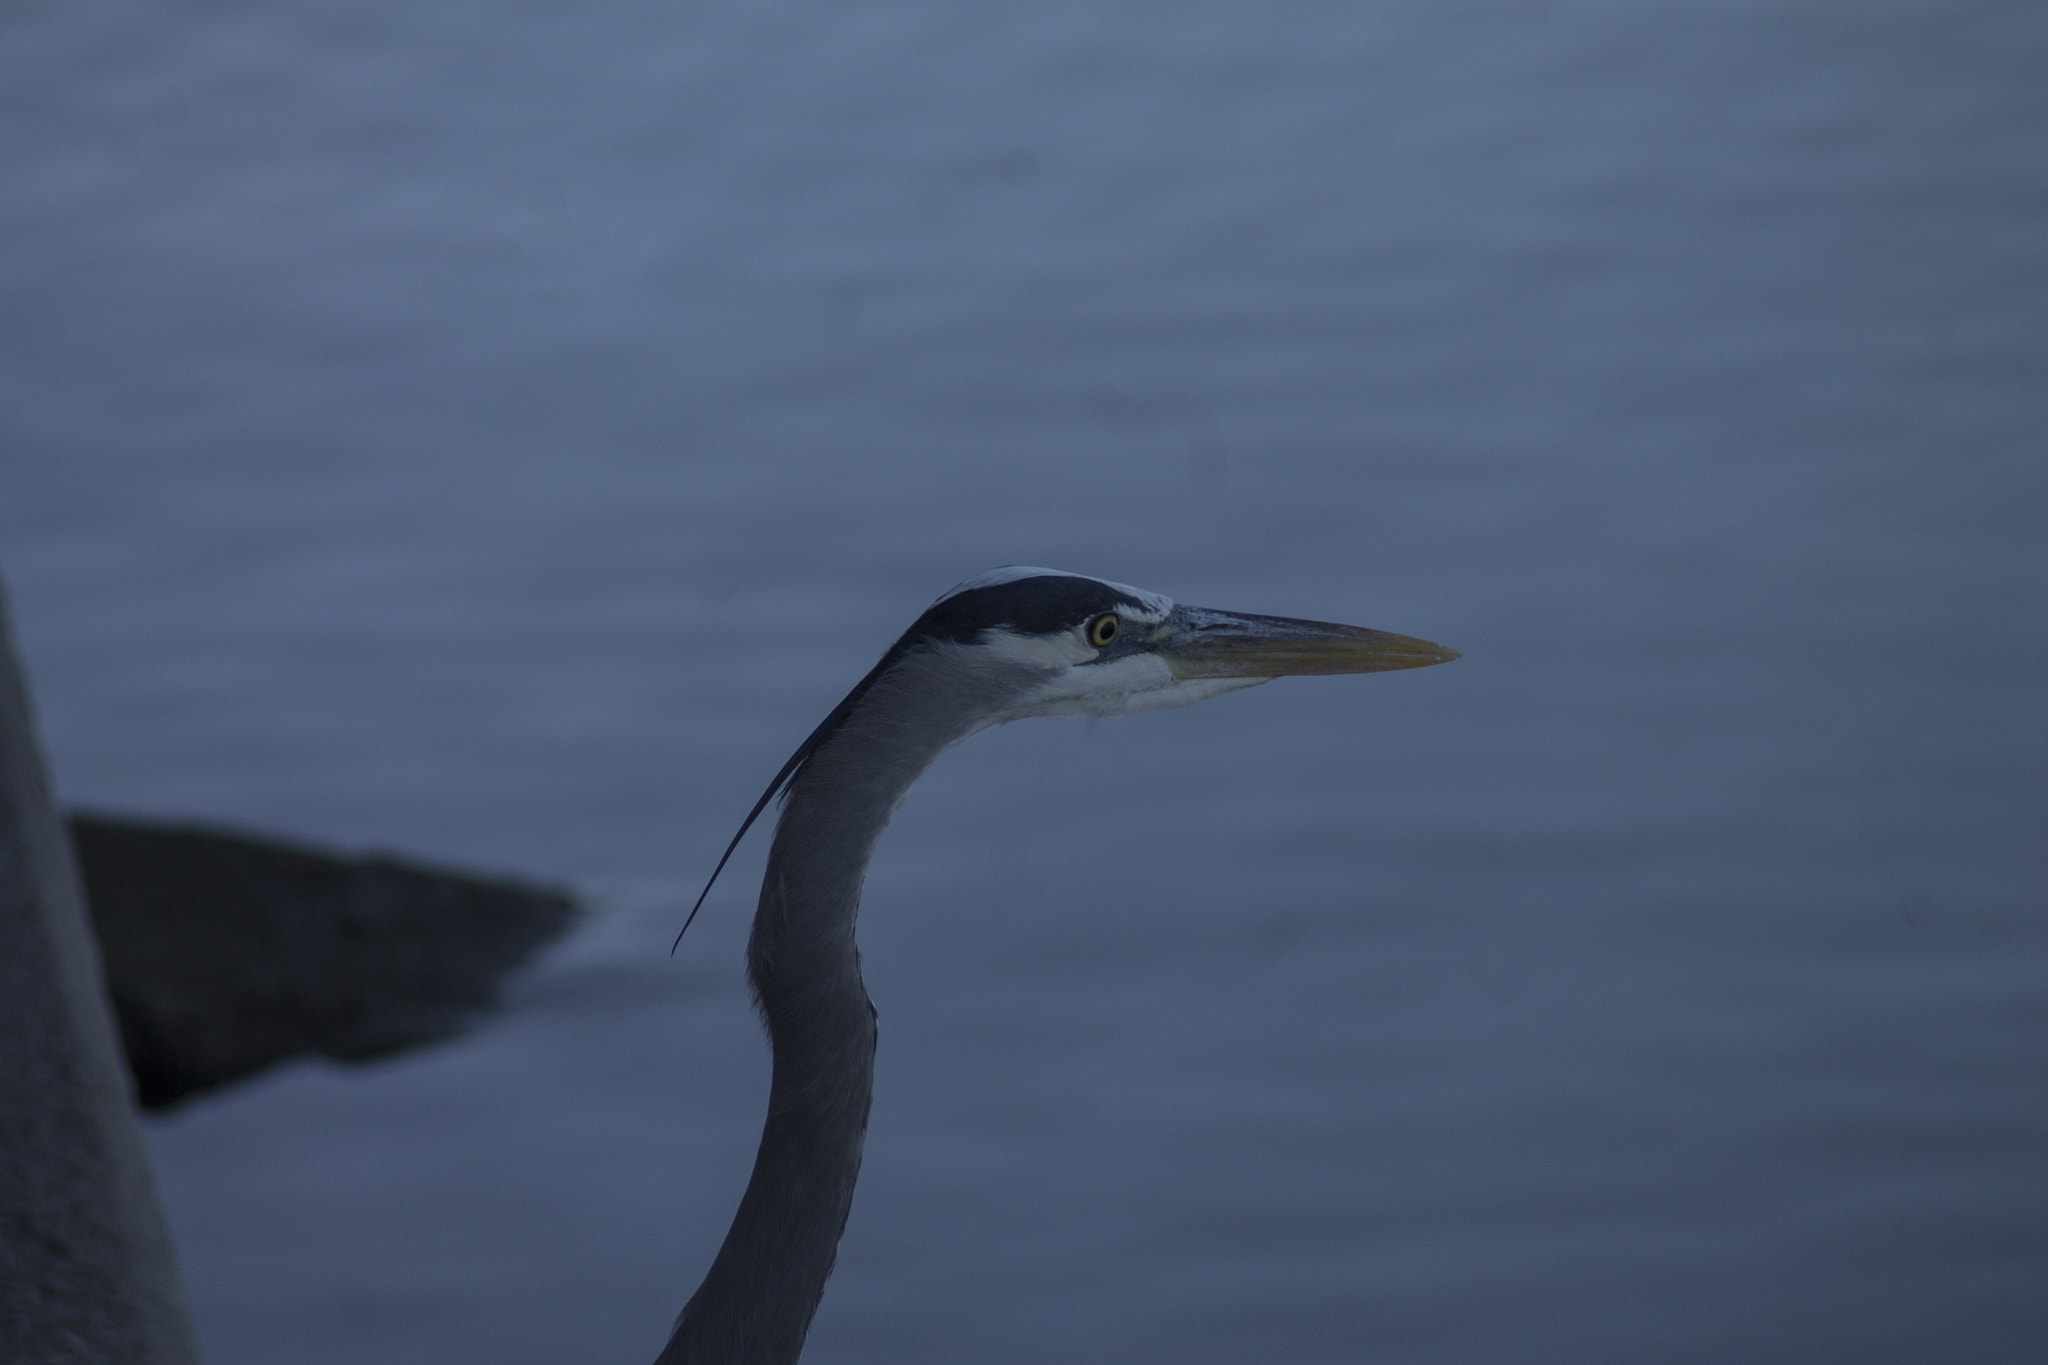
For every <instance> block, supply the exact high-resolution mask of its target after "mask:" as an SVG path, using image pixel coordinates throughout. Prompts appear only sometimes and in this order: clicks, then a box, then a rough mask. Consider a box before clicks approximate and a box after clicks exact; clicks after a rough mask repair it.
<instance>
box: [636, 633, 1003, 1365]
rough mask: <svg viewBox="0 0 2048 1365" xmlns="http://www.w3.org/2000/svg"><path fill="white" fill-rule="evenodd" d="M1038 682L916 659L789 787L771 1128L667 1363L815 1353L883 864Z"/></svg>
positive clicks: (761, 923) (781, 1363) (862, 1109)
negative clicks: (912, 818) (909, 813)
mask: <svg viewBox="0 0 2048 1365" xmlns="http://www.w3.org/2000/svg"><path fill="white" fill-rule="evenodd" d="M1027 680H1028V679H1027V678H1026V676H1025V675H1024V674H1022V673H1021V672H1015V671H1010V670H1004V671H1003V672H1002V673H1001V674H994V673H991V672H990V671H989V669H988V668H987V667H986V665H985V664H984V665H979V666H977V665H976V664H975V663H974V661H973V660H972V658H971V656H969V655H968V654H967V653H966V652H965V651H962V650H957V649H951V648H947V647H943V646H942V647H939V648H935V649H927V650H920V651H917V652H916V653H913V654H911V655H908V656H906V658H905V659H904V660H903V661H902V662H900V663H898V664H897V665H896V666H894V667H893V668H892V669H891V670H890V672H888V673H886V674H884V675H883V676H882V677H880V678H877V679H876V680H875V682H874V685H873V686H872V687H870V688H869V690H868V692H867V693H866V694H865V695H864V696H863V697H862V698H861V701H860V702H859V704H858V705H856V707H855V709H854V710H853V712H852V713H851V714H850V715H849V716H848V717H847V719H846V722H845V724H844V725H842V726H841V727H840V729H839V730H838V731H837V732H836V733H834V734H833V735H832V736H831V737H830V738H829V739H827V740H826V741H825V742H824V744H823V745H822V746H821V747H820V748H819V749H818V750H817V752H816V753H814V754H813V755H812V756H811V758H810V759H809V760H808V761H807V762H806V763H805V764H804V766H803V768H802V769H801V770H800V771H799V772H798V774H797V776H796V778H795V780H794V781H793V782H792V783H791V784H790V788H789V795H788V799H787V801H786V802H785V804H784V806H783V810H782V817H781V819H780V820H779V821H778V822H777V823H776V827H775V843H774V846H773V848H771V849H770V851H769V854H768V872H767V876H766V877H764V878H763V879H762V882H761V903H760V908H759V909H758V910H757V911H756V912H755V915H754V932H753V937H752V938H751V939H750V941H749V942H748V944H747V974H748V977H749V979H750V980H751V981H752V982H753V987H754V998H755V1001H756V1003H757V1004H758V1005H759V1006H760V1010H761V1016H762V1019H763V1020H764V1021H765V1022H766V1024H767V1026H768V1038H769V1042H770V1044H771V1045H772V1046H773V1048H774V1053H775V1066H774V1080H773V1082H772V1084H771V1085H770V1088H769V1092H768V1121H767V1124H766V1126H765V1127H764V1128H763V1130H762V1133H761V1147H760V1151H759V1153H758V1154H757V1155H756V1156H755V1158H754V1174H753V1178H752V1179H751V1180H749V1181H748V1182H747V1192H746V1195H745V1196H744V1197H743V1198H742V1199H741V1200H740V1208H739V1213H738V1215H737V1216H735V1217H734V1219H733V1222H732V1228H731V1230H730V1231H728V1232H727V1233H726V1235H725V1244H724V1245H723V1246H722V1247H720V1248H719V1252H718V1257H717V1259H716V1260H715V1261H713V1262H712V1265H711V1270H710V1273H709V1274H707V1275H706V1276H705V1277H704V1283H703V1284H702V1285H701V1286H699V1287H698V1290H697V1292H696V1294H695V1295H693V1296H692V1297H691V1299H690V1301H689V1303H688V1304H686V1305H685V1306H684V1308H683V1312H682V1316H681V1317H680V1318H679V1319H677V1321H676V1327H675V1332H674V1333H673V1335H671V1336H670V1337H669V1342H668V1346H667V1347H666V1349H664V1350H663V1351H662V1353H661V1356H660V1358H659V1359H658V1360H657V1361H656V1365H790V1362H794V1361H795V1360H796V1358H797V1356H798V1354H799V1353H800V1352H801V1351H802V1350H803V1344H804V1336H805V1334H806V1333H807V1332H808V1331H809V1330H810V1325H811V1317H812V1315H813V1314H815V1313H816V1312H817V1308H818V1301H819V1299H820V1298H821V1297H823V1295H824V1292H825V1280H826V1277H827V1276H829V1275H830V1274H831V1273H832V1262H833V1259H834V1258H835V1257H836V1256H837V1255H838V1251H839V1235H840V1233H841V1232H842V1231H843V1230H844V1229H845V1227H846V1215H847V1212H848V1210H850V1209H851V1208H852V1206H853V1184H854V1179H855V1177H856V1176H858V1175H859V1173H860V1158H861V1145H862V1142H863V1141H864V1140H865V1138H866V1136H867V1125H868V1103H869V1100H870V1099H871V1098H872V1096H873V1093H874V1072H875V1011H874V1007H873V1006H872V1005H871V1004H869V1003H868V995H867V989H866V987H865V986H864V985H863V984H862V982H861V976H860V951H859V949H858V948H857V947H856V945H855V943H854V937H853V931H854V919H855V916H856V914H857V913H858V911H859V909H860V892H861V882H862V879H863V878H864V877H865V876H866V873H867V866H868V859H869V857H870V856H871V855H872V854H873V852H874V847H875V841H876V840H877V839H878V838H880V837H881V833H882V829H883V827H884V826H885V825H887V824H888V822H889V817H890V816H891V815H892V814H894V812H895V810H896V807H897V805H898V804H899V803H900V802H901V801H902V800H903V797H904V795H905V793H907V792H908V791H909V790H910V785H911V783H913V782H915V781H916V780H917V779H918V777H919V775H920V774H922V773H923V772H924V770H925V769H926V768H928V767H929V766H931V762H932V760H933V759H935V758H937V757H938V756H939V754H940V753H941V752H943V751H944V750H945V749H946V748H947V747H948V746H950V745H952V744H955V743H958V742H959V741H960V740H962V739H964V738H966V737H967V736H968V735H970V734H972V733H973V732H974V731H975V730H977V729H979V728H980V727H981V726H982V725H984V724H986V723H987V722H988V719H989V718H990V717H992V716H994V715H997V714H999V713H1000V710H1001V707H1002V705H1003V703H1004V701H1005V700H1006V699H1007V697H1008V696H1011V695H1014V694H1015V690H1016V689H1017V688H1019V687H1021V686H1023V685H1024V684H1025V683H1026V681H1027Z"/></svg>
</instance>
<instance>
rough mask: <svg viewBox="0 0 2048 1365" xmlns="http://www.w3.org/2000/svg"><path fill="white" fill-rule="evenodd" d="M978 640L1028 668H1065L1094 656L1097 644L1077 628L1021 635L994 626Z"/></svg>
mask: <svg viewBox="0 0 2048 1365" xmlns="http://www.w3.org/2000/svg"><path fill="white" fill-rule="evenodd" d="M975 643H976V644H977V645H978V646H980V647H981V648H982V649H984V650H987V651H988V652H989V653H990V654H993V655H994V656H995V657H997V658H998V659H1001V660H1003V661H1004V662H1005V663H1013V664H1022V665H1024V666H1025V667H1026V668H1047V669H1051V668H1056V669H1060V670H1062V671H1064V670H1066V669H1069V668H1072V667H1073V666H1074V665H1076V664H1082V663H1086V662H1088V660H1090V659H1092V658H1094V657H1095V650H1094V648H1093V647H1092V646H1090V645H1089V643H1088V642H1087V641H1086V640H1083V639H1082V638H1081V632H1080V631H1078V630H1063V631H1060V632H1059V633H1058V634H1055V635H1019V634H1018V633H1017V632H1015V631H1013V630H1004V629H1003V628H1002V627H1000V626H993V627H990V628H989V629H987V630H984V631H983V632H982V633H981V638H980V639H979V640H977V641H976V642H975Z"/></svg>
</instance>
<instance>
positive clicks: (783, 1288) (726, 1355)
mask: <svg viewBox="0 0 2048 1365" xmlns="http://www.w3.org/2000/svg"><path fill="white" fill-rule="evenodd" d="M1457 657H1458V654H1457V651H1456V650H1452V649H1446V648H1444V647H1443V646H1442V645H1433V644H1431V643H1429V642H1428V641H1427V640H1416V639H1411V638H1410V637H1408V636H1405V635H1392V634H1389V633H1387V632H1385V631H1378V630H1365V629H1363V628H1361V627H1358V626H1337V625H1329V624H1326V623H1324V622H1320V621H1297V620H1293V619H1290V618H1288V617H1282V616H1246V615H1241V614H1239V613H1236V612H1227V611H1210V610H1207V609H1205V608H1201V607H1184V606H1177V605H1175V604H1174V602H1173V601H1172V600H1171V599H1169V598H1166V597H1162V596H1160V595H1159V594H1158V593H1152V592H1146V591H1143V590H1142V589H1139V588H1129V587H1125V586H1123V585H1122V584H1119V583H1108V582H1104V581H1103V580H1101V579H1098V578H1085V577H1082V576H1081V575H1079V574H1070V573H1062V572H1059V571H1058V570H1054V569H1039V568H1025V567H1013V568H1006V569H997V570H995V571H993V572H991V573H986V574H983V575H982V576H981V577H979V578H973V579H969V580H968V581H967V582H965V583H962V584H961V585H960V586H959V587H957V588H955V589H953V590H952V591H951V592H949V593H947V594H946V595H945V596H944V597H941V598H940V599H939V600H938V601H936V602H934V603H933V604H932V605H931V607H930V608H929V609H928V610H927V611H926V612H925V613H924V615H922V616H920V617H918V618H917V621H916V623H915V624H913V625H912V626H911V627H910V629H909V630H907V631H905V632H904V633H903V637H902V638H901V639H899V640H898V641H896V643H895V644H893V645H891V646H890V647H889V651H888V653H886V654H884V655H883V656H882V660H881V662H880V663H878V664H876V665H875V666H874V668H873V669H872V670H871V671H870V672H869V673H868V675H867V676H866V677H865V678H862V679H861V680H860V682H859V683H858V684H857V685H856V686H855V687H854V689H853V691H851V692H849V693H847V695H846V699H845V700H844V701H842V702H840V703H839V705H837V706H835V707H833V708H832V713H831V714H830V715H828V716H826V717H825V720H824V723H823V724H821V725H820V726H819V727H818V728H817V729H816V730H814V731H812V732H811V736H810V738H809V739H806V740H805V741H804V742H803V744H802V745H801V746H800V747H799V748H798V749H797V751H796V752H795V753H794V754H792V755H791V756H790V759H789V761H788V762H787V763H784V764H783V765H782V771H780V772H778V773H777V774H776V775H775V780H774V781H773V782H771V783H769V784H768V790H767V791H765V792H763V793H762V794H761V799H760V800H759V801H757V802H756V803H755V804H754V809H753V810H752V812H750V813H749V814H748V816H747V818H746V821H745V823H743V824H742V825H741V826H740V832H739V834H738V835H735V836H734V837H733V842H732V845H731V846H729V847H727V849H726V854H725V858H730V857H731V856H732V849H733V848H734V847H737V846H738V844H739V841H740V838H741V837H743V836H744V835H745V834H746V832H747V829H748V828H749V827H750V826H751V825H752V824H753V823H754V821H755V819H756V818H757V817H758V816H759V815H760V814H761V812H762V811H763V810H764V809H766V808H767V805H768V803H769V802H770V801H772V800H774V798H775V797H776V795H777V794H778V793H786V795H785V796H784V801H783V808H782V816H781V819H780V820H779V821H778V822H777V823H776V827H775V842H774V845H773V847H772V848H771V849H770V850H769V853H768V871H767V875H766V876H765V877H763V878H762V882H761V900H760V906H759V909H758V910H757V911H756V912H755V915H754V930H753V935H752V937H751V938H750V939H749V941H748V943H747V975H748V978H749V980H750V981H751V982H752V983H753V988H754V999H755V1002H756V1003H757V1004H758V1005H759V1007H760V1010H761V1015H762V1018H763V1019H764V1020H765V1021H766V1023H767V1026H768V1037H769V1041H770V1044H771V1046H772V1047H773V1049H774V1076H773V1080H772V1082H771V1085H770V1089H769V1093H768V1121H767V1124H766V1126H765V1127H764V1128H763V1129H762V1132H761V1147H760V1151H759V1153H758V1155H757V1156H756V1157H755V1159H754V1174H753V1177H752V1178H751V1179H750V1180H749V1181H748V1182H747V1192H746V1194H745V1195H744V1196H743V1197H742V1198H741V1200H740V1208H739V1213H738V1214H737V1215H736V1216H735V1217H734V1218H733V1221H732V1228H731V1230H730V1231H728V1232H727V1233H726V1235H725V1243H724V1245H723V1246H721V1247H720V1248H719V1251H718V1256H717V1259H715V1260H714V1261H713V1262H712V1264H711V1270H710V1273H708V1274H707V1275H705V1277H704V1283H703V1284H702V1285H701V1286H699V1288H698V1290H697V1292H696V1294H695V1295H693V1296H692V1297H691V1299H690V1301H689V1303H688V1304H686V1305H685V1306H684V1308H683V1311H682V1315H681V1316H680V1317H679V1318H678V1319H677V1320H676V1326H675V1331H674V1332H673V1333H672V1334H671V1335H670V1337H669V1340H668V1345H667V1347H666V1348H665V1349H663V1351H662V1353H661V1356H660V1358H659V1360H658V1361H657V1362H656V1365H788V1362H792V1361H794V1360H796V1358H797V1356H798V1354H799V1353H800V1352H801V1351H802V1350H803V1344H804V1336H805V1334H806V1333H807V1332H808V1331H809V1330H810V1325H811V1318H812V1315H813V1314H815V1313H816V1312H817V1308H818V1300H819V1299H820V1298H821V1297H822V1296H823V1294H824V1292H825V1279H826V1277H827V1276H829V1275H830V1274H831V1273H832V1262H833V1259H834V1257H835V1256H836V1255H837V1254H838V1249H839V1235H840V1233H841V1232H842V1231H843V1230H844V1229H845V1226H846V1215H847V1211H848V1209H850V1208H851V1207H852V1204H853V1183H854V1178H855V1176H856V1175H858V1174H859V1171H860V1157H861V1144H862V1141H863V1139H864V1138H865V1136H866V1133H867V1123H868V1102H869V1099H870V1097H871V1095H872V1093H873V1082H874V1059H875V1014H874V1007H873V1006H872V1005H870V1004H869V1003H868V996H867V991H866V989H865V987H864V986H863V985H862V982H861V976H860V953H859V951H858V950H857V949H856V948H855V946H854V937H853V929H854V917H855V913H856V912H857V911H858V910H859V908H860V891H861V881H862V878H863V877H864V876H865V874H866V871H867V865H868V859H869V857H870V856H871V855H872V854H873V852H874V847H875V840H876V839H877V838H879V837H880V835H881V833H882V827H883V826H884V825H886V824H887V823H888V821H889V817H890V815H891V814H892V813H894V811H895V809H896V807H897V805H898V804H900V803H901V802H902V800H903V797H904V794H905V793H906V792H908V791H909V790H910V785H911V783H913V782H915V781H916V780H917V779H918V777H919V775H920V774H922V773H923V772H924V770H925V769H926V768H927V767H929V766H930V765H931V763H932V760H933V759H935V758H937V757H938V756H939V755H940V754H941V753H942V752H944V751H945V750H946V749H948V748H950V747H951V746H953V745H955V744H958V743H959V742H960V741H961V740H963V739H965V738H967V737H968V736H969V735H971V734H973V733H974V732H975V731H977V730H982V729H986V728H987V727H989V726H991V725H1000V724H1001V723H1003V722H1004V721H1011V720H1021V719H1023V718H1024V717H1026V716H1075V715H1080V716H1119V715H1125V714H1127V713H1129V712H1132V711H1145V710H1150V709H1153V708H1155V707H1164V706H1184V705H1186V704H1188V703H1189V702H1196V701H1200V700H1202V699H1203V698H1204V697H1213V696H1215V695H1217V694H1218V693H1221V692H1228V691H1231V690H1232V689H1234V688H1239V687H1251V686H1254V685H1256V684H1258V683H1262V682H1266V681H1269V680H1270V679H1273V678H1278V677H1283V676H1286V675H1289V674H1305V673H1373V672H1380V671H1384V670H1387V669H1396V668H1421V667H1423V666H1425V665H1428V664H1437V663H1443V662H1444V661H1446V660H1448V659H1455V658H1457ZM725 858H721V859H719V864H718V866H719V868H721V869H722V868H723V867H724V866H725ZM717 875H718V874H717V871H714V872H713V873H712V876H713V878H714V879H715V878H716V877H717ZM705 889H706V891H707V892H708V891H709V889H710V888H709V887H708V886H707V887H706V888H705ZM698 904H699V905H702V904H703V898H702V897H699V898H698ZM690 913H691V915H692V916H694V915H695V914H696V911H695V909H692V910H691V912H690ZM684 927H685V928H688V922H687V921H685V924H684Z"/></svg>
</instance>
